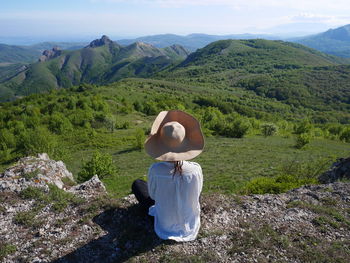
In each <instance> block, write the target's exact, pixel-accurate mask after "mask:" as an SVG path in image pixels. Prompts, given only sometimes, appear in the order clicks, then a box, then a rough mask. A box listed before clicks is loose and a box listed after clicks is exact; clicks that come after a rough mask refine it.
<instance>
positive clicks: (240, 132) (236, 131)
mask: <svg viewBox="0 0 350 263" xmlns="http://www.w3.org/2000/svg"><path fill="white" fill-rule="evenodd" d="M249 128H250V123H249V121H247V120H245V119H236V120H234V121H233V122H231V123H229V124H226V125H225V126H224V127H223V128H222V130H220V131H219V134H220V135H223V136H227V137H231V138H243V137H244V135H246V134H247V133H248V131H249Z"/></svg>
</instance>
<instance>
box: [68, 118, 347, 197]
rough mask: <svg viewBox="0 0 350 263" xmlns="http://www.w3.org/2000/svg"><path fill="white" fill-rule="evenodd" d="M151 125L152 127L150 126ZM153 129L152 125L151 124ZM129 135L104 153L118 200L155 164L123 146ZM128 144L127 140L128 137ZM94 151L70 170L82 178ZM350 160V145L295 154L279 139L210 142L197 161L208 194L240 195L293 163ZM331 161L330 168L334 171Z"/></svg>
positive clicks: (319, 142)
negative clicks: (115, 170) (112, 170)
mask: <svg viewBox="0 0 350 263" xmlns="http://www.w3.org/2000/svg"><path fill="white" fill-rule="evenodd" d="M146 123H147V122H146ZM149 125H150V123H149ZM128 133H130V132H129V131H128V130H117V131H115V132H114V133H113V134H112V133H110V134H109V136H113V137H116V138H120V141H118V142H115V146H114V147H113V146H112V145H110V146H109V147H108V148H107V149H103V151H105V152H107V153H110V154H111V155H112V157H113V161H114V164H115V165H116V166H117V167H118V174H114V175H112V176H107V177H106V178H104V179H103V182H104V183H105V185H106V187H107V190H108V192H109V193H111V194H112V195H114V196H124V195H126V194H128V193H130V187H131V183H132V182H133V180H135V179H138V178H143V179H145V177H144V175H146V174H147V172H148V168H149V166H150V165H151V164H152V163H153V162H155V160H153V159H152V158H151V157H149V156H148V155H147V154H146V153H145V152H144V151H141V152H140V151H139V150H133V146H132V140H124V141H123V140H122V139H121V138H123V136H128V135H127V134H128ZM124 138H125V137H124ZM92 153H93V151H91V150H85V151H78V152H76V154H74V155H73V156H72V158H71V159H70V160H69V161H68V162H67V167H68V169H69V170H71V171H72V172H73V174H75V175H76V174H77V173H78V172H79V171H80V169H81V164H82V160H81V159H79V156H85V157H86V159H89V156H91V154H92ZM347 154H348V144H344V143H342V142H338V141H331V140H325V139H315V140H313V141H312V142H311V143H310V145H309V147H307V148H306V149H303V150H298V149H295V148H294V139H293V138H292V137H291V138H282V137H279V136H271V137H267V138H265V137H263V136H252V137H247V138H243V139H231V138H224V137H208V138H206V145H205V149H204V151H203V153H202V154H201V155H200V156H199V157H198V158H196V159H194V160H193V161H195V162H198V163H199V164H200V165H201V166H202V169H203V174H204V192H220V193H237V192H239V190H240V189H241V188H242V187H243V186H244V185H245V184H246V183H247V182H249V180H250V179H252V178H256V177H259V176H265V177H271V176H274V175H276V174H278V173H280V167H281V165H283V164H287V163H288V164H289V163H293V162H295V163H298V162H299V163H308V162H313V163H315V162H317V161H318V160H319V161H320V162H324V158H327V157H330V156H333V157H341V156H346V155H347ZM330 164H331V159H330V160H329V163H327V165H326V167H327V166H330Z"/></svg>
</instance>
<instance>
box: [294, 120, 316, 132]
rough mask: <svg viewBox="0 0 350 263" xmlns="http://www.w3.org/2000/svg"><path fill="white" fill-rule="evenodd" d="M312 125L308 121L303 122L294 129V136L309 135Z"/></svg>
mask: <svg viewBox="0 0 350 263" xmlns="http://www.w3.org/2000/svg"><path fill="white" fill-rule="evenodd" d="M311 129H312V125H311V124H310V123H309V122H308V121H303V122H301V123H299V124H298V125H296V126H295V127H294V133H295V134H303V133H309V132H310V131H311Z"/></svg>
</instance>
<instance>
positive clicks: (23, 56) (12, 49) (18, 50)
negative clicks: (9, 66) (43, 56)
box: [0, 44, 40, 64]
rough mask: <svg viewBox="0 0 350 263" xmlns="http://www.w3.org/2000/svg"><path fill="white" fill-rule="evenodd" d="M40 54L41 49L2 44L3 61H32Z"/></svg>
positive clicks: (1, 54)
mask: <svg viewBox="0 0 350 263" xmlns="http://www.w3.org/2000/svg"><path fill="white" fill-rule="evenodd" d="M39 56H40V51H39V50H36V49H32V48H28V47H21V46H12V45H5V44H0V64H1V63H30V62H34V61H35V60H37V59H38V57H39Z"/></svg>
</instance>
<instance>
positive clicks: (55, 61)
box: [0, 36, 189, 100]
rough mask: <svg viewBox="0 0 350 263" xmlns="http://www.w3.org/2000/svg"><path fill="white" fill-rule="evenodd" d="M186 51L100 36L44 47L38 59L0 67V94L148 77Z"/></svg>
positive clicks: (177, 47) (18, 93)
mask: <svg viewBox="0 0 350 263" xmlns="http://www.w3.org/2000/svg"><path fill="white" fill-rule="evenodd" d="M188 54H189V53H188V51H187V50H185V49H184V48H183V47H181V46H179V45H173V46H170V47H166V48H156V47H154V46H152V45H149V44H145V43H141V42H136V43H133V44H131V45H129V46H121V45H119V44H117V43H116V42H113V41H112V40H110V39H109V38H108V37H107V36H102V38H101V39H96V40H94V41H92V42H91V43H90V44H89V45H88V46H86V47H84V48H82V49H79V50H73V51H70V50H60V49H57V48H53V49H52V50H47V51H45V52H44V53H43V55H42V56H41V57H40V59H39V61H38V62H36V63H32V64H30V65H28V66H23V65H8V66H4V67H1V68H0V91H1V92H0V94H1V95H0V97H1V98H2V100H5V99H6V100H8V99H11V98H12V97H13V96H14V95H16V96H22V95H28V94H31V93H37V92H42V91H47V90H51V89H55V88H68V87H71V86H73V85H79V84H80V83H95V84H103V83H108V82H113V81H117V80H119V79H121V78H126V77H134V76H138V77H148V76H150V75H152V74H154V73H155V72H158V71H160V70H161V69H164V68H166V67H168V66H169V65H171V64H173V63H176V62H177V61H179V60H183V59H184V58H185V57H187V55H188ZM4 72H5V73H4Z"/></svg>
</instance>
